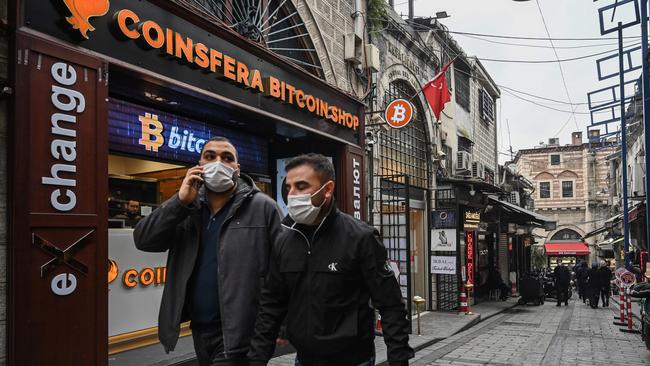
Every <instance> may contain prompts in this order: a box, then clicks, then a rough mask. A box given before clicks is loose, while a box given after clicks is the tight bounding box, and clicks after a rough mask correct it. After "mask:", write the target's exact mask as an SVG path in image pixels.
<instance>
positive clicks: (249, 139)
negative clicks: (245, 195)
mask: <svg viewBox="0 0 650 366" xmlns="http://www.w3.org/2000/svg"><path fill="white" fill-rule="evenodd" d="M215 136H223V137H226V138H228V139H229V140H230V141H231V142H232V143H233V144H234V145H235V147H236V148H237V153H238V155H239V163H240V164H241V169H242V171H245V172H252V173H261V174H266V173H267V170H268V149H267V147H268V145H267V144H266V141H264V139H262V138H260V137H257V136H254V135H251V134H246V133H242V132H239V131H233V130H229V129H226V128H222V127H219V126H215V125H210V124H207V123H203V122H199V121H196V120H192V119H189V118H184V117H181V116H177V115H174V114H170V113H165V112H163V111H160V110H157V109H153V108H145V107H142V106H139V105H137V104H133V103H128V102H124V101H121V100H117V99H111V101H110V103H109V105H108V145H109V149H110V150H111V151H117V152H123V153H129V154H137V155H142V156H147V157H151V158H157V159H164V160H172V161H176V162H182V163H188V164H196V163H197V162H198V161H199V158H200V157H201V149H202V148H203V145H204V144H205V142H206V141H208V140H209V139H210V138H212V137H215Z"/></svg>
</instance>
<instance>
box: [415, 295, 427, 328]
mask: <svg viewBox="0 0 650 366" xmlns="http://www.w3.org/2000/svg"><path fill="white" fill-rule="evenodd" d="M425 302H426V300H425V299H423V298H422V297H421V296H413V303H414V304H415V310H416V311H417V313H418V336H421V335H422V332H420V306H421V305H423V304H424V303H425Z"/></svg>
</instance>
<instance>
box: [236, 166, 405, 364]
mask: <svg viewBox="0 0 650 366" xmlns="http://www.w3.org/2000/svg"><path fill="white" fill-rule="evenodd" d="M286 171H287V177H286V189H287V191H288V205H287V206H288V209H289V215H288V216H287V217H286V218H285V219H284V220H283V222H282V226H283V228H284V230H283V231H282V234H281V235H280V238H279V239H278V241H277V242H276V243H275V244H274V246H273V252H272V254H271V260H270V269H269V274H268V276H267V280H266V283H265V286H264V288H263V290H262V298H261V300H260V312H259V314H258V316H257V321H256V322H255V336H254V338H253V341H252V342H251V350H250V352H249V354H248V356H249V359H250V360H251V366H255V365H266V364H267V363H268V360H269V359H270V358H271V356H272V355H273V351H274V344H275V339H276V336H277V334H278V330H279V328H280V325H281V323H282V321H283V319H284V318H285V316H286V324H287V335H288V339H289V341H290V342H291V344H292V345H293V346H294V347H295V348H296V350H297V351H298V354H297V357H296V363H295V364H296V366H331V365H336V366H372V365H374V358H375V349H374V337H375V335H374V326H373V325H374V324H373V323H374V309H373V308H372V307H371V306H370V300H372V304H373V305H374V306H375V307H377V308H378V309H379V312H380V314H381V321H382V326H383V332H384V340H385V342H386V345H387V348H388V362H389V365H391V366H402V365H408V360H409V359H410V358H412V357H413V350H412V349H411V347H409V345H408V331H409V324H408V320H407V312H406V308H405V305H404V303H403V301H402V294H401V291H400V288H399V284H398V283H397V280H396V279H395V275H394V273H393V271H392V269H391V266H390V264H389V262H388V261H387V257H386V249H385V248H384V246H383V244H382V243H381V241H380V240H379V237H378V233H377V231H376V230H375V229H374V228H373V227H371V226H369V225H366V224H365V223H363V222H361V221H359V220H356V219H354V218H353V217H352V216H350V215H347V214H345V213H342V212H340V211H339V210H338V209H337V208H336V204H335V202H334V196H333V194H334V168H333V166H332V163H331V162H330V161H329V160H328V159H327V158H326V157H324V156H322V155H318V154H307V155H302V156H299V157H297V158H295V159H293V160H291V161H290V162H289V163H288V164H287V166H286Z"/></svg>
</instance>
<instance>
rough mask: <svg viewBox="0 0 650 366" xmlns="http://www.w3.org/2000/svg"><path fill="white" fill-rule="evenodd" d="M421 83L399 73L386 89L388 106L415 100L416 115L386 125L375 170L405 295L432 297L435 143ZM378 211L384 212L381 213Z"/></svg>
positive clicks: (381, 219) (383, 228) (384, 227)
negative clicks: (404, 123) (413, 83)
mask: <svg viewBox="0 0 650 366" xmlns="http://www.w3.org/2000/svg"><path fill="white" fill-rule="evenodd" d="M415 95H417V91H416V89H415V88H414V87H413V86H411V84H410V83H408V82H407V81H405V80H402V79H397V80H394V81H392V82H391V83H390V84H388V89H387V90H385V91H384V100H383V103H384V106H385V105H388V103H389V102H390V101H392V100H395V99H398V98H402V99H407V100H410V101H411V103H412V104H413V106H414V116H413V120H412V121H411V122H410V124H409V125H407V126H406V127H403V128H399V129H393V128H391V129H388V130H386V129H383V128H382V129H380V130H379V133H378V135H377V140H378V146H377V149H378V151H377V153H378V154H377V155H376V156H375V158H377V159H378V163H379V164H378V168H377V169H376V171H375V174H374V186H375V193H374V199H375V201H376V202H375V204H374V207H375V209H379V212H375V217H376V218H375V222H374V223H375V225H376V226H378V227H379V229H380V232H381V235H382V238H383V241H384V245H385V246H386V248H387V249H388V255H389V258H390V260H391V261H393V262H395V263H396V264H397V265H398V266H399V272H400V277H399V283H400V286H401V289H402V296H403V297H405V298H406V299H407V304H408V306H409V309H410V310H411V311H410V313H414V309H411V301H410V299H411V298H413V296H420V297H422V298H424V299H425V300H427V303H428V302H429V301H428V299H429V294H430V293H429V291H428V287H429V278H428V261H427V258H428V254H429V251H428V231H427V227H428V226H427V215H426V212H427V206H428V204H427V197H428V189H429V187H430V182H431V174H430V173H431V166H430V159H429V158H428V157H429V155H430V146H429V138H428V136H429V135H428V133H427V124H426V117H425V113H424V109H423V108H422V104H421V103H420V102H419V100H418V99H417V98H413V96H415ZM377 214H378V215H377Z"/></svg>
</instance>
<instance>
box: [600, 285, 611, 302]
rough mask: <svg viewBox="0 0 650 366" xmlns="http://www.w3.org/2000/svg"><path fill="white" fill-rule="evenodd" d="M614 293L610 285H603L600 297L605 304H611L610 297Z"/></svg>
mask: <svg viewBox="0 0 650 366" xmlns="http://www.w3.org/2000/svg"><path fill="white" fill-rule="evenodd" d="M611 295H612V289H611V288H610V287H603V288H601V289H600V299H601V300H602V301H603V306H609V297H610V296H611Z"/></svg>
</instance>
